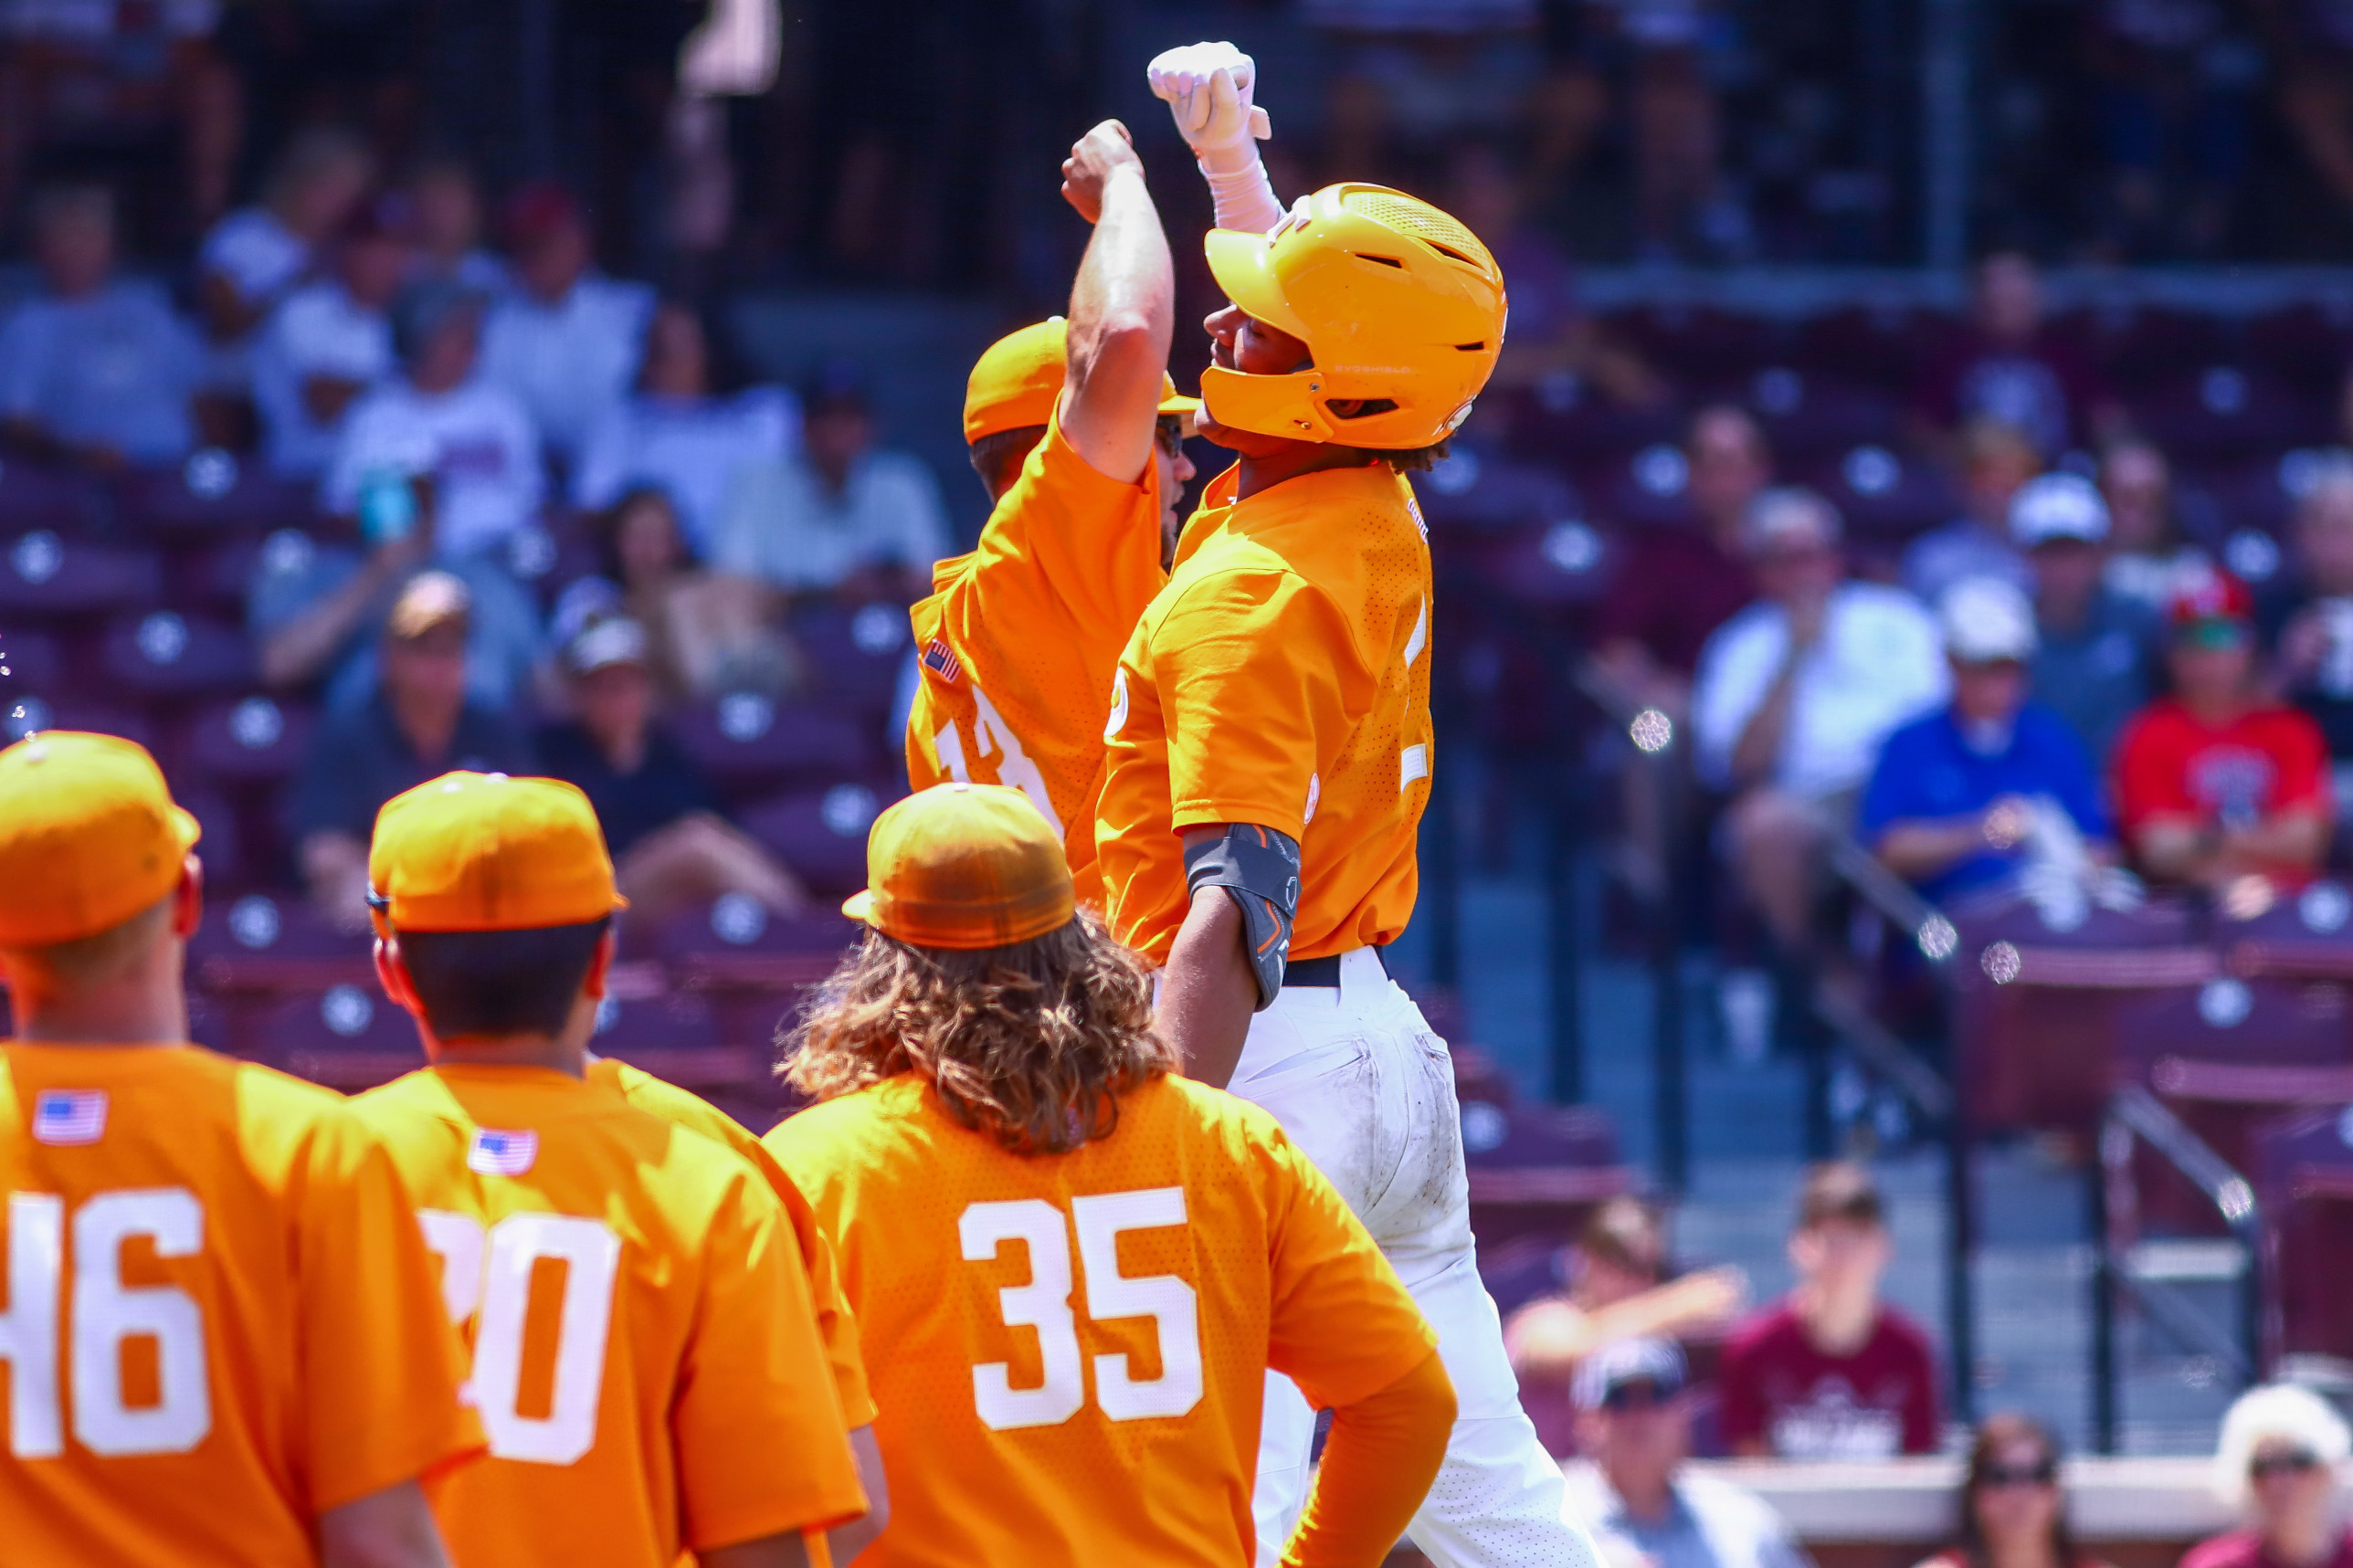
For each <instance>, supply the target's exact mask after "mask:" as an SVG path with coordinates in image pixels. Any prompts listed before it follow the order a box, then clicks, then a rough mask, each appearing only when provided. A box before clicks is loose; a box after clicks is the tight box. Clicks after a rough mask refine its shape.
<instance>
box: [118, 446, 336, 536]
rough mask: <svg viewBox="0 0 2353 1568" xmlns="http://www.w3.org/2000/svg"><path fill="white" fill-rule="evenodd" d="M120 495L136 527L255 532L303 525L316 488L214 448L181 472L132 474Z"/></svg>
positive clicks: (195, 456)
mask: <svg viewBox="0 0 2353 1568" xmlns="http://www.w3.org/2000/svg"><path fill="white" fill-rule="evenodd" d="M116 494H117V497H118V499H119V503H120V506H121V520H122V521H123V522H125V523H126V524H128V525H130V526H131V527H132V528H137V529H143V530H146V531H149V532H150V533H154V534H186V533H214V532H228V531H240V530H241V531H248V532H251V531H262V530H267V529H272V528H280V527H283V526H285V525H287V524H289V523H293V522H299V521H301V520H302V519H304V518H305V517H307V516H308V515H309V514H310V510H311V487H310V486H308V485H301V484H296V483H294V482H292V481H290V480H287V479H279V478H277V477H276V476H274V475H272V474H270V473H269V472H268V471H267V470H266V469H265V468H263V467H262V466H261V465H260V464H259V463H257V462H252V461H240V460H239V459H238V458H236V457H235V456H233V455H232V454H230V453H227V452H224V451H222V450H220V449H219V448H218V447H206V448H205V449H204V450H203V451H200V452H196V453H195V454H193V455H191V456H190V457H189V458H188V459H187V460H186V461H185V462H184V463H182V464H180V465H179V466H178V467H176V468H154V469H148V470H145V471H142V472H140V473H136V474H133V475H132V476H131V477H129V478H128V479H124V480H123V481H122V483H121V486H120V487H119V488H118V489H117V491H116Z"/></svg>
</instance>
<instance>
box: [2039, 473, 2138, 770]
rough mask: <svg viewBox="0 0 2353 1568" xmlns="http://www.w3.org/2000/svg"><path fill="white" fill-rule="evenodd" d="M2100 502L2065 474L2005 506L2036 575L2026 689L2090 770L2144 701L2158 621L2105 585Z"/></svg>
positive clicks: (2086, 485) (2047, 477) (2090, 487)
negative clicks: (2033, 641)
mask: <svg viewBox="0 0 2353 1568" xmlns="http://www.w3.org/2000/svg"><path fill="white" fill-rule="evenodd" d="M2108 521H2109V520H2108V504H2107V502H2106V501H2105V500H2103V499H2102V497H2101V495H2100V491H2099V489H2098V487H2096V486H2095V485H2094V484H2093V483H2092V482H2091V481H2090V480H2089V479H2078V478H2076V477H2075V476H2074V475H2073V474H2044V475H2043V476H2042V477H2041V478H2040V479H2031V480H2029V481H2028V482H2027V483H2026V484H2025V485H2023V486H2021V488H2020V489H2019V492H2018V494H2017V496H2016V497H2015V498H2014V499H2012V500H2011V501H2010V538H2011V540H2012V541H2014V542H2016V543H2017V545H2018V548H2019V549H2020V550H2021V552H2024V554H2025V556H2026V559H2027V561H2028V563H2030V564H2031V566H2032V568H2033V572H2034V618H2035V626H2036V629H2037V630H2038V631H2039V632H2040V633H2041V636H2042V647H2041V648H2040V650H2039V651H2038V652H2037V653H2036V655H2035V657H2034V660H2033V671H2032V676H2033V679H2032V680H2031V683H2030V684H2031V690H2032V692H2033V694H2034V698H2035V700H2037V701H2039V702H2041V703H2042V704H2044V705H2045V706H2046V707H2048V708H2050V709H2051V710H2052V711H2053V712H2055V713H2057V714H2058V715H2059V717H2060V718H2062V719H2063V720H2065V721H2067V726H2068V728H2069V729H2071V730H2073V731H2074V732H2075V738H2076V739H2077V740H2079V741H2081V742H2083V744H2084V751H2085V752H2087V753H2088V754H2089V755H2090V756H2091V757H2092V758H2093V759H2094V763H2095V764H2096V763H2102V762H2105V759H2106V758H2107V756H2108V754H2109V752H2112V751H2113V750H2114V749H2115V746H2116V731H2118V730H2119V729H2121V728H2122V727H2123V726H2124V721H2126V719H2128V718H2130V717H2131V716H2132V715H2133V714H2134V713H2136V712H2137V711H2139V710H2140V708H2141V705H2142V704H2144V703H2146V702H2147V700H2148V697H2149V691H2150V688H2151V685H2152V669H2153V668H2154V667H2153V663H2152V660H2153V658H2154V651H2153V650H2154V648H2155V646H2156V631H2157V627H2156V621H2155V618H2154V616H2152V615H2151V614H2150V612H2149V610H2148V608H2147V606H2146V605H2142V604H2140V603H2139V602H2137V601H2136V600H2134V599H2131V598H2128V597H2126V595H2123V594H2122V593H2120V592H2118V591H2117V590H2116V588H2114V587H2112V586H2110V585H2109V584H2108V583H2107V582H2106V580H2105V579H2106V566H2107V559H2108Z"/></svg>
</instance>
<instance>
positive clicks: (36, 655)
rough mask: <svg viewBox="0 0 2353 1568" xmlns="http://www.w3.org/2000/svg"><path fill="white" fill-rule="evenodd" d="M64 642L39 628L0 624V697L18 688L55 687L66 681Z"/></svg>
mask: <svg viewBox="0 0 2353 1568" xmlns="http://www.w3.org/2000/svg"><path fill="white" fill-rule="evenodd" d="M66 669H67V659H66V648H65V644H64V643H63V642H62V641H60V640H59V639H58V638H57V637H51V636H49V635H47V634H46V633H42V632H20V631H16V630H13V629H11V628H9V627H5V626H0V670H5V671H6V673H5V674H0V698H5V697H10V696H13V695H15V694H16V693H17V692H20V691H55V690H58V689H60V688H62V687H63V686H64V684H65V681H66Z"/></svg>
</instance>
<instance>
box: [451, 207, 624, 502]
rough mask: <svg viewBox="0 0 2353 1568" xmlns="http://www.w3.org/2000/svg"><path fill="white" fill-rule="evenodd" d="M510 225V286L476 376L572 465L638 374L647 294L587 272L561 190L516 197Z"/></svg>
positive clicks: (575, 217)
mask: <svg viewBox="0 0 2353 1568" xmlns="http://www.w3.org/2000/svg"><path fill="white" fill-rule="evenodd" d="M509 228H510V231H511V233H512V237H513V242H514V253H515V261H514V287H513V288H512V289H510V290H508V291H507V292H506V293H504V294H502V295H501V296H500V297H499V300H498V302H497V304H495V305H494V306H492V307H491V312H490V315H489V317H488V319H487V320H486V321H484V322H483V326H482V374H483V375H484V376H485V377H486V378H487V379H488V380H490V381H491V383H492V384H495V385H498V386H501V387H504V388H505V389H507V390H508V391H509V392H512V394H513V395H515V396H516V397H517V398H519V399H520V400H521V401H522V405H523V407H524V409H525V410H526V411H527V412H528V413H529V414H530V415H531V418H532V422H533V424H534V425H536V426H538V427H539V432H540V435H541V437H542V438H543V439H544V440H545V441H546V442H547V444H548V446H549V447H552V448H553V449H554V451H556V452H557V453H558V454H560V455H561V456H563V457H564V458H565V459H566V460H567V461H568V460H572V459H574V458H576V457H577V455H578V453H579V451H580V447H581V444H582V443H583V442H585V441H586V440H587V438H588V433H589V431H590V430H591V429H592V428H593V427H594V426H596V422H597V420H598V419H600V418H602V417H603V416H604V415H605V414H606V413H607V411H608V410H609V409H611V408H613V407H614V406H615V405H617V404H618V403H619V402H620V401H621V399H622V398H623V397H624V396H625V395H628V390H629V384H630V383H631V382H632V381H633V380H634V379H635V378H636V376H637V374H638V355H639V353H641V352H642V350H643V348H644V344H645V335H646V323H647V322H648V321H649V320H650V319H651V318H652V316H653V311H654V291H653V290H652V289H649V288H647V287H646V286H645V285H644V284H642V283H624V282H620V281H618V280H617V279H611V278H606V277H603V276H601V275H599V274H597V273H596V272H594V271H593V270H591V268H590V257H589V245H588V229H587V225H586V222H585V220H584V219H583V218H582V216H581V214H580V210H579V208H578V206H577V205H575V203H574V202H573V201H572V199H571V198H570V197H569V196H567V195H565V194H564V193H562V192H561V191H557V190H554V189H553V188H551V187H537V188H534V189H532V190H527V191H524V192H522V193H521V194H520V195H518V196H517V198H516V200H515V203H514V205H513V209H512V212H511V213H510V215H509Z"/></svg>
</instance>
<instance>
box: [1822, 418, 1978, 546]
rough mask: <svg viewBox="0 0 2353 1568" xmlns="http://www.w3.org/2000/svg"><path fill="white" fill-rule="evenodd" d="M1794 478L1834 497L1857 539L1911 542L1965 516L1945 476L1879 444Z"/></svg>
mask: <svg viewBox="0 0 2353 1568" xmlns="http://www.w3.org/2000/svg"><path fill="white" fill-rule="evenodd" d="M1792 477H1793V478H1795V479H1799V481H1800V482H1802V483H1805V484H1810V485H1811V486H1813V487H1814V488H1815V489H1819V490H1820V491H1821V493H1822V494H1823V495H1824V496H1826V497H1828V498H1829V499H1830V501H1831V504H1832V505H1833V506H1835V507H1837V508H1838V509H1839V512H1840V514H1841V516H1842V517H1844V518H1845V519H1846V523H1847V527H1848V528H1849V529H1850V530H1851V531H1854V532H1857V533H1862V534H1879V535H1882V536H1884V537H1889V538H1897V539H1901V538H1908V537H1909V536H1911V535H1913V534H1915V533H1918V532H1921V531H1924V530H1926V529H1930V528H1936V527H1939V526H1941V525H1943V524H1945V523H1947V522H1950V521H1953V519H1954V518H1955V517H1956V516H1957V515H1958V512H1959V507H1960V502H1959V498H1958V497H1957V495H1955V494H1954V492H1953V489H1952V487H1951V486H1950V485H1949V484H1948V483H1947V481H1946V479H1945V477H1944V476H1943V475H1942V474H1941V473H1939V472H1938V471H1937V470H1936V469H1935V468H1932V467H1930V466H1929V465H1928V464H1926V463H1923V462H1921V461H1919V460H1917V459H1916V458H1905V457H1900V456H1898V455H1897V454H1896V453H1895V451H1894V449H1893V448H1891V447H1883V446H1880V445H1877V444H1875V443H1871V442H1865V443H1864V444H1862V445H1861V446H1858V447H1850V448H1848V449H1847V450H1846V451H1844V452H1841V453H1839V454H1837V455H1835V456H1827V457H1824V458H1818V459H1817V460H1816V461H1815V462H1814V463H1813V464H1812V465H1811V466H1810V468H1809V467H1800V468H1797V469H1796V470H1795V471H1794V473H1793V475H1792Z"/></svg>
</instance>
